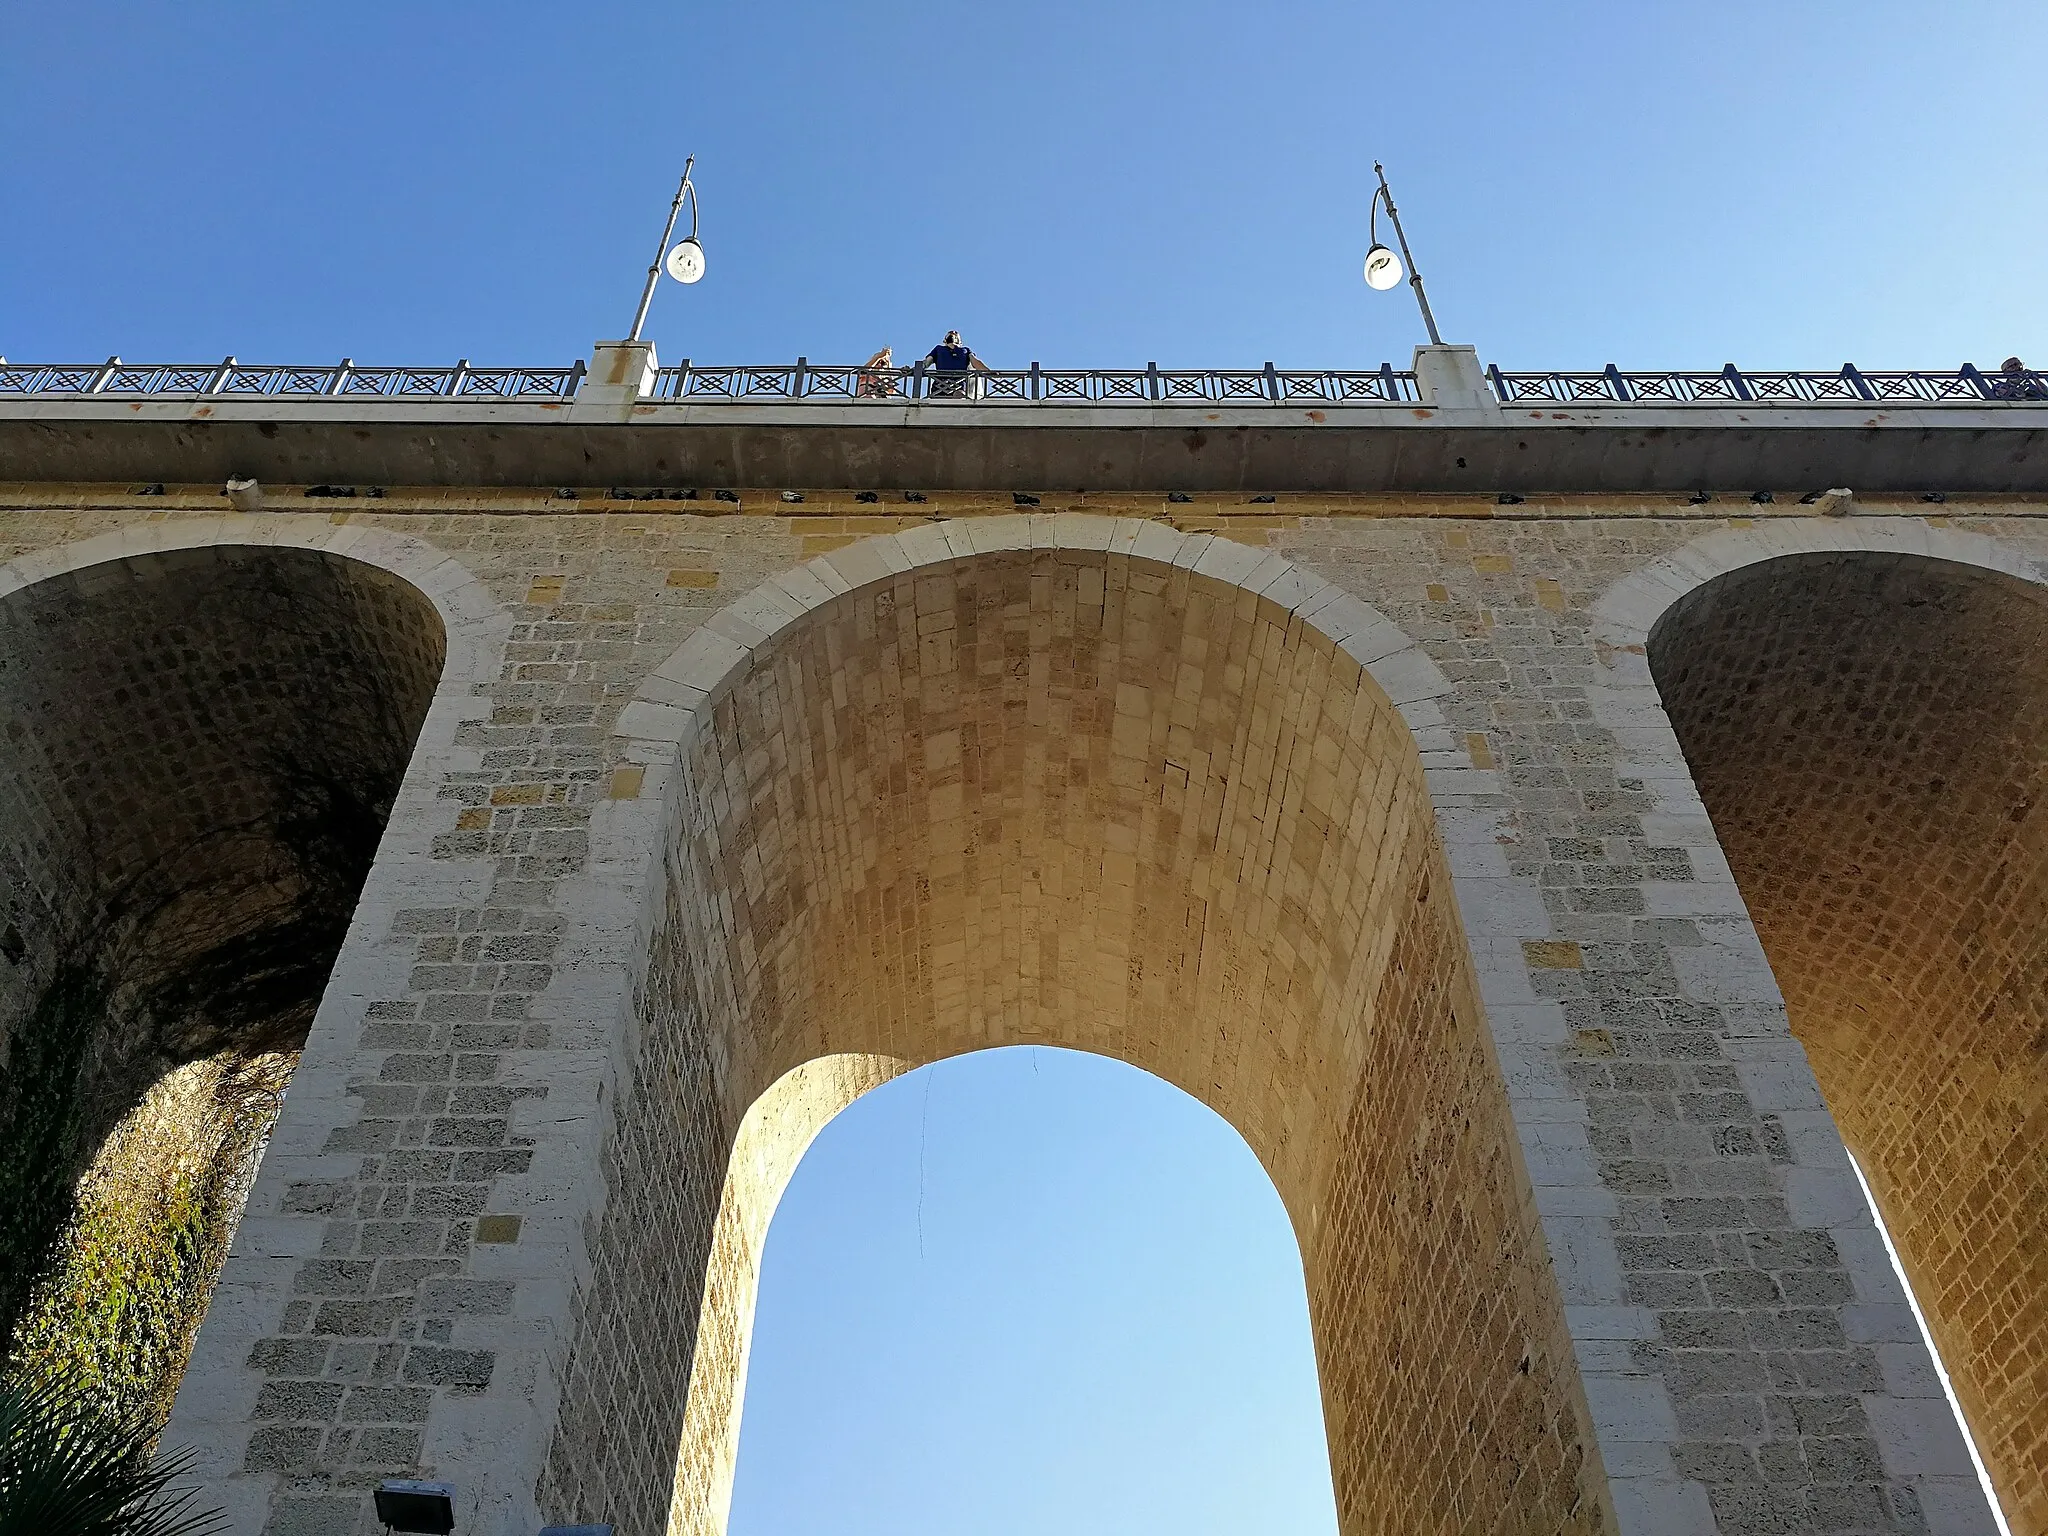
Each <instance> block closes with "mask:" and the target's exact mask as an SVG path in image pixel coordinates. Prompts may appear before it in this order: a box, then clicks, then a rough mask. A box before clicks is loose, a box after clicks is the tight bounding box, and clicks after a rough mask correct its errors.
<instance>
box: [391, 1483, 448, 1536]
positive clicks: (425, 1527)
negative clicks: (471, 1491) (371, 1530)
mask: <svg viewBox="0 0 2048 1536" xmlns="http://www.w3.org/2000/svg"><path fill="white" fill-rule="evenodd" d="M375 1502H376V1506H377V1519H378V1521H379V1523H381V1524H382V1525H383V1527H384V1528H385V1529H386V1530H387V1531H407V1532H414V1533H417V1536H448V1533H449V1532H451V1531H453V1530H454V1529H455V1489H454V1487H453V1485H451V1484H449V1483H420V1482H414V1481H411V1480H410V1479H407V1478H398V1477H393V1478H386V1479H385V1480H384V1481H383V1482H381V1483H379V1484H378V1485H377V1492H376V1498H375Z"/></svg>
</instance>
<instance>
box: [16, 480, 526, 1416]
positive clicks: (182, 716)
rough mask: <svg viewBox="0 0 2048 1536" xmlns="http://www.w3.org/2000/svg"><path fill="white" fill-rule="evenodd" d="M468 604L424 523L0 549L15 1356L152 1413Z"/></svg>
mask: <svg viewBox="0 0 2048 1536" xmlns="http://www.w3.org/2000/svg"><path fill="white" fill-rule="evenodd" d="M490 612H491V605H490V604H489V600H488V598H487V597H486V596H485V595H484V594H483V592H482V589H481V588H480V587H478V586H477V585H476V584H475V583H474V581H473V580H471V579H468V578H467V573H466V572H462V571H461V569H460V567H457V566H452V565H451V564H450V563H449V562H448V560H447V557H446V556H445V555H444V554H442V553H441V552H440V551H437V550H433V549H432V548H431V547H429V546H426V545H424V544H421V543H419V542H418V541H415V540H412V539H407V538H403V537H399V536H394V535H390V534H381V533H366V532H365V531H364V530H360V529H353V528H349V527H347V526H345V525H338V524H336V523H334V522H331V521H330V520H329V519H327V518H325V517H318V518H314V517H291V516H279V517H263V518H256V517H208V518H182V519H165V520H162V521H158V522H149V523H144V524H141V525H138V526H134V527H130V528H128V529H125V530H122V531H120V532H117V533H112V534H108V535H105V536H102V537H98V538H93V539H88V540H82V541H79V542H76V543H72V544H68V545H60V546H56V547H54V548H51V549H47V550H44V551H40V552H38V553H35V554H32V555H28V556H24V557H22V558H20V559H17V560H15V561H13V562H11V563H10V564H8V565H6V566H4V567H0V714H4V716H5V721H6V725H5V729H4V731H0V941H4V942H0V953H4V961H0V1050H4V1052H5V1056H4V1061H5V1065H6V1068H7V1070H6V1072H5V1073H4V1082H5V1091H4V1095H0V1097H4V1101H5V1102H4V1103H0V1116H4V1120H5V1124H6V1132H7V1135H6V1140H7V1144H8V1155H9V1159H10V1167H9V1170H8V1172H9V1178H8V1180H7V1183H6V1188H5V1191H4V1193H0V1204H4V1205H5V1208H6V1209H5V1221H4V1225H5V1226H6V1228H7V1232H6V1237H7V1246H8V1254H7V1261H8V1263H7V1268H8V1271H9V1274H8V1279H9V1285H8V1287H7V1291H8V1294H7V1297H6V1298H5V1299H6V1303H7V1304H6V1306H5V1311H6V1312H7V1314H8V1319H7V1320H8V1323H9V1325H10V1326H9V1331H10V1333H12V1332H13V1331H14V1330H13V1329H12V1326H11V1325H12V1324H13V1323H14V1322H16V1321H18V1320H23V1319H24V1318H25V1323H24V1328H23V1330H22V1331H21V1332H20V1333H19V1334H17V1335H16V1336H15V1342H16V1343H17V1344H19V1345H20V1347H21V1349H22V1355H23V1358H24V1360H25V1361H33V1362H40V1363H41V1364H43V1365H46V1366H57V1367H69V1368H72V1369H84V1370H86V1371H87V1373H88V1374H89V1375H91V1376H92V1377H93V1378H94V1379H101V1380H103V1381H105V1382H106V1383H107V1384H108V1385H109V1387H110V1389H114V1390H117V1391H118V1392H120V1393H121V1394H122V1395H124V1396H131V1397H132V1396H143V1397H146V1398H147V1399H149V1400H150V1401H151V1402H152V1403H153V1404H154V1406H155V1409H156V1411H157V1412H158V1413H159V1414H161V1413H163V1412H165V1411H166V1410H168V1408H169V1399H170V1397H171V1394H172V1393H173V1392H174V1391H176V1390H177V1388H178V1384H179V1380H180V1378H181V1376H184V1375H185V1374H186V1371H185V1365H186V1359H187V1352H188V1351H189V1350H190V1349H191V1348H192V1334H193V1331H194V1329H196V1328H197V1325H198V1323H199V1321H200V1318H201V1316H202V1315H204V1313H205V1311H206V1308H207V1305H208V1302H209V1300H210V1299H211V1297H212V1295H213V1294H214V1289H215V1286H214V1281H215V1279H216V1277H217V1276H218V1274H219V1273H220V1266H221V1264H222V1261H223V1260H224V1259H225V1257H226V1254H227V1248H228V1243H229V1240H230V1238H231V1237H232V1235H233V1232H234V1230H235V1227H236V1224H237V1222H238V1220H239V1218H240V1215H241V1212H242V1208H243V1205H244V1202H245V1200H246V1199H247V1197H248V1190H249V1180H250V1178H251V1176H252V1175H253V1174H254V1172H255V1166H254V1165H255V1160H256V1157H257V1155H258V1153H259V1152H260V1150H261V1148H262V1146H263V1144H264V1143H265V1141H266V1140H267V1139H268V1137H269V1135H270V1129H271V1124H272V1121H273V1120H274V1118H275V1114H276V1110H277V1107H278V1102H279V1100H280V1098H281V1095H282V1092H283V1088H284V1084H285V1080H286V1079H287V1078H288V1077H289V1076H290V1075H291V1072H292V1069H293V1066H294V1065H295V1063H296V1062H297V1061H298V1059H299V1055H300V1051H301V1049H302V1046H303V1045H304V1043H305V1041H306V1038H307V1033H308V1031H309V1029H310V1028H311V1025H312V1022H313V1017H314V1013H315V1010H316V1007H317V1005H318V1003H319V1001H320V998H321V995H322V992H323V991H324V990H325V988H326V986H327V983H328V980H329V975H330V972H331V971H332V970H333V968H334V963H335V960H336V956H337V955H338V953H339V952H340V950H341V949H342V947H343V942H344V938H345V935H346V933H347V932H348V929H349V926H350V923H351V919H352V916H353V914H354V912H355V909H356V906H357V902H358V897H359V895H360V893H361V891H362V889H363V887H364V882H365V878H366V876H367V875H368V873H369V871H370V868H371V865H372V862H373V860H374V859H375V858H376V856H377V853H378V849H379V845H380V841H381V839H382V835H383V832H384V829H385V824H386V821H387V819H388V817H389V816H390V814H391V811H392V808H393V805H394V802H395V801H396V800H397V799H398V798H399V797H400V796H401V795H402V794H404V793H406V792H408V790H409V791H410V792H412V793H414V794H417V793H419V786H418V785H417V783H415V782H413V781H409V780H408V778H407V772H408V764H409V763H410V762H411V761H412V760H413V758H414V755H415V747H416V744H418V743H421V742H423V741H424V740H426V739H427V738H428V737H429V736H434V737H443V736H446V735H448V734H450V730H449V727H448V724H447V722H448V719H449V716H450V711H449V709H448V708H447V707H446V706H445V704H444V705H443V706H442V707H440V708H439V709H438V710H437V709H436V701H437V699H443V698H445V697H446V696H447V695H448V693H449V690H450V686H451V684H452V685H453V686H454V687H455V688H456V689H458V690H459V689H461V688H463V687H464V686H466V684H467V683H468V682H469V681H471V680H472V679H473V678H474V676H475V674H476V672H477V669H478V667H479V665H480V664H481V662H482V659H483V657H484V656H485V655H486V654H487V653H488V646H487V645H486V644H485V640H486V634H487V632H488V631H489V630H490V628H491V617H490ZM437 714H438V716H439V717H440V718H439V720H438V721H437V720H435V719H434V717H435V716H436V715H437ZM53 1240H55V1246H54V1247H53V1246H52V1243H53ZM109 1264H111V1265H114V1266H116V1268H117V1269H118V1272H114V1271H110V1270H107V1269H106V1268H104V1266H105V1265H109ZM95 1266H102V1267H100V1268H97V1269H96V1268H95ZM151 1283H159V1284H160V1285H161V1287H162V1290H161V1294H160V1295H156V1296H154V1297H152V1298H150V1299H148V1300H146V1301H142V1302H139V1303H135V1304H132V1305H130V1306H129V1307H128V1309H127V1311H125V1312H120V1313H118V1314H117V1313H116V1312H114V1311H111V1310H109V1309H107V1308H106V1307H105V1306H104V1305H103V1302H104V1298H105V1297H106V1296H108V1295H118V1294H122V1293H123V1287H124V1286H125V1287H126V1290H127V1292H128V1293H131V1294H132V1293H133V1292H134V1291H135V1290H136V1289H137V1288H138V1286H139V1287H140V1288H141V1289H142V1290H143V1291H144V1292H147V1290H148V1286H149V1285H150V1284H151ZM72 1291H75V1292H76V1294H75V1295H74V1294H71V1292H72ZM241 1353H242V1354H243V1355H246V1343H245V1344H244V1345H243V1346H242V1349H241ZM241 1363H242V1362H241V1360H240V1359H235V1361H234V1364H235V1365H236V1366H239V1365H240V1364H241ZM196 1374H197V1375H199V1376H204V1375H206V1374H207V1373H206V1372H204V1371H200V1372H198V1373H196Z"/></svg>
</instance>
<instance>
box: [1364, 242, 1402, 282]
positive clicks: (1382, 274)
mask: <svg viewBox="0 0 2048 1536" xmlns="http://www.w3.org/2000/svg"><path fill="white" fill-rule="evenodd" d="M1400 281H1401V258H1400V257H1398V256H1396V255H1395V254H1394V253H1393V252H1392V251H1390V250H1388V249H1387V248H1386V247H1385V246H1384V245H1375V246H1373V248H1372V249H1371V250H1369V251H1367V252H1366V253H1365V286H1366V287H1368V288H1377V289H1379V290H1380V291H1381V292H1385V291H1386V290H1387V289H1389V288H1391V287H1393V286H1394V284H1396V283H1398V282H1400Z"/></svg>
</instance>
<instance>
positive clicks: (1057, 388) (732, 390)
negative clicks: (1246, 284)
mask: <svg viewBox="0 0 2048 1536" xmlns="http://www.w3.org/2000/svg"><path fill="white" fill-rule="evenodd" d="M583 375H584V365H583V364H582V363H574V364H571V365H570V366H569V367H567V368H473V367H471V366H470V364H469V363H468V362H467V361H464V362H459V363H457V364H455V366H454V367H452V368H381V367H380V368H364V367H359V366H357V365H356V364H355V363H354V362H353V361H351V360H349V359H347V358H344V359H342V361H341V362H339V363H328V364H317V365H314V366H310V367H306V366H299V365H296V364H247V363H238V362H236V361H235V359H233V358H232V357H230V358H225V359H223V360H222V361H220V362H218V363H124V362H122V361H121V360H120V359H119V358H108V359H107V361H105V362H104V363H9V362H6V361H5V360H0V398H14V399H22V398H34V399H67V400H68V399H86V398H92V397H95V396H107V397H111V398H116V399H127V400H133V399H140V398H159V399H161V398H168V399H179V398H185V399H223V400H235V399H259V398H260V399H280V400H314V399H342V400H572V399H574V398H575V396H576V392H577V390H578V389H579V388H580V387H581V385H582V382H583ZM1486 377H1487V380H1488V382H1489V383H1490V384H1491V385H1492V387H1493V392H1494V394H1495V395H1496V396H1497V397H1498V398H1499V399H1500V401H1501V403H1502V404H1504V405H1522V404H1532V405H1576V406H1602V405H1622V406H1658V405H1688V406H1730V407H1742V406H1755V405H1762V406H1772V405H1779V406H1783V405H1846V406H1869V405H1885V404H1911V405H1983V404H1986V403H2004V402H2018V403H2028V402H2033V403H2043V402H2048V371H2044V370H2041V369H2025V370H2020V371H2014V372H2006V371H2004V370H1992V371H1984V370H1980V369H1977V368H1974V367H1972V366H1971V365H1970V364H1968V363H1965V364H1963V365H1962V367H1960V368H1957V369H1954V370H1953V371H1949V370H1939V369H1936V370H1917V369H1916V370H1906V371H1884V372H1875V371H1866V370H1864V369H1861V368H1857V367H1856V366H1854V365H1853V364H1844V365H1843V366H1842V368H1841V369H1840V371H1838V372H1834V373H1806V372H1745V371H1744V370H1742V369H1740V368H1737V367H1736V366H1735V365H1734V364H1733V363H1730V364H1729V365H1728V366H1726V367H1725V368H1722V369H1721V370H1720V371H1719V372H1714V373H1706V372H1701V373H1687V372H1669V371H1660V372H1647V373H1634V372H1623V371H1622V370H1621V369H1619V368H1616V367H1613V366H1612V365H1610V366H1608V367H1607V368H1605V369H1602V370H1601V371H1599V372H1597V373H1561V372H1547V373H1522V372H1509V371H1506V370H1503V369H1501V368H1498V367H1489V368H1488V369H1487V370H1486ZM648 398H650V399H654V400H666V401H702V402H706V403H711V402H719V401H730V402H749V403H759V402H780V403H792V402H817V403H821V404H831V403H841V404H845V403H852V404H890V403H895V404H905V403H913V402H914V403H918V404H923V403H925V402H954V401H958V402H963V403H970V404H977V405H1021V406H1029V405H1061V404H1069V405H1120V404H1126V403H1128V404H1132V405H1186V406H1205V405H1243V406H1254V405H1280V406H1301V405H1313V404H1322V405H1339V406H1342V405H1409V404H1417V403H1420V401H1421V398H1422V396H1421V392H1420V390H1419V389H1418V388H1417V385H1416V380H1415V375H1414V374H1413V373H1411V372H1409V371H1407V370H1404V369H1396V368H1395V367H1394V366H1393V365H1392V364H1390V363H1383V364H1381V365H1380V366H1379V367H1378V368H1376V369H1329V368H1315V369H1298V368H1276V367H1274V366H1273V365H1272V364H1271V363H1268V364H1267V365H1266V366H1265V367H1263V368H1256V369H1254V368H1246V369H1222V368H1160V367H1157V366H1154V365H1151V364H1147V365H1146V366H1145V367H1143V368H1041V367H1039V366H1038V365H1037V364H1036V363H1033V364H1032V365H1031V366H1030V367H1029V368H996V369H979V368H977V369H974V370H972V371H970V372H967V373H957V372H942V371H938V370H935V369H933V368H931V367H930V366H929V365H928V364H927V363H924V362H919V363H916V364H913V365H912V366H910V367H907V368H893V367H892V368H871V367H868V366H866V365H865V364H858V363H855V364H829V365H827V364H818V363H813V362H811V361H810V360H809V359H807V358H798V359H797V360H796V361H795V362H794V363H778V364H773V365H769V366H765V367H710V368H706V367H699V366H697V365H695V364H693V363H690V362H683V363H681V364H678V365H676V366H674V367H669V368H662V369H659V370H657V371H656V373H655V379H654V389H653V392H652V394H651V395H650V396H649V397H648Z"/></svg>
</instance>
